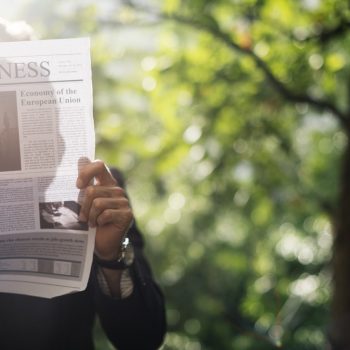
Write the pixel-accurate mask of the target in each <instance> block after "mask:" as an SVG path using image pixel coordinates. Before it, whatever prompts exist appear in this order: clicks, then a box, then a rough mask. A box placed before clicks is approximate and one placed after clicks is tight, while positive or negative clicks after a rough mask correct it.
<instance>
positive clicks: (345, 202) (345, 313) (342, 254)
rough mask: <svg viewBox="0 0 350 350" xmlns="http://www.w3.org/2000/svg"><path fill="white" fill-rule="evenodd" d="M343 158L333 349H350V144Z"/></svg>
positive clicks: (334, 267)
mask: <svg viewBox="0 0 350 350" xmlns="http://www.w3.org/2000/svg"><path fill="white" fill-rule="evenodd" d="M347 136H348V140H347V145H346V150H345V154H344V159H343V164H342V166H343V168H342V173H341V179H340V186H339V208H338V213H337V217H336V221H335V227H334V230H335V238H334V247H333V276H334V285H333V286H334V294H333V303H332V320H331V329H330V337H331V339H332V342H334V345H333V350H349V349H350V143H349V136H350V132H349V131H348V135H347Z"/></svg>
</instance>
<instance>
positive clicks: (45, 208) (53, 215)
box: [0, 38, 95, 298]
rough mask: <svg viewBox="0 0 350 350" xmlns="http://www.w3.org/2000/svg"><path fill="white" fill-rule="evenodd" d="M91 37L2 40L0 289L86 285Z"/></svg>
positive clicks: (62, 290) (60, 290)
mask: <svg viewBox="0 0 350 350" xmlns="http://www.w3.org/2000/svg"><path fill="white" fill-rule="evenodd" d="M94 152H95V137H94V127H93V118H92V84H91V62H90V43H89V40H88V39H86V38H83V39H63V40H43V41H26V42H11V43H0V292H10V293H18V294H27V295H34V296H40V297H45V298H52V297H55V296H58V295H62V294H67V293H71V292H74V291H80V290H83V289H85V288H86V284H87V281H88V277H89V274H90V268H91V262H92V255H93V249H94V241H95V231H94V230H93V229H89V228H88V226H87V225H86V223H83V222H80V221H79V219H78V215H79V210H80V206H81V199H82V197H83V193H81V191H79V190H78V189H77V187H76V185H75V182H76V179H77V174H78V169H79V167H80V166H82V165H84V164H86V162H88V161H89V159H91V160H92V159H93V158H94Z"/></svg>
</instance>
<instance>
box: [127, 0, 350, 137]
mask: <svg viewBox="0 0 350 350" xmlns="http://www.w3.org/2000/svg"><path fill="white" fill-rule="evenodd" d="M124 3H125V4H126V5H128V6H130V7H132V8H134V9H135V10H138V11H143V12H145V13H148V14H150V15H152V16H157V17H158V18H162V19H168V20H172V21H176V22H179V23H182V24H185V25H188V26H191V27H192V28H196V29H199V30H204V31H205V32H207V33H210V34H211V35H212V36H214V37H215V38H217V39H219V40H221V41H222V42H223V43H224V44H225V45H226V46H228V47H229V48H230V49H231V50H233V51H236V52H239V53H241V54H243V55H246V56H249V57H251V58H252V59H253V61H254V62H255V64H256V65H257V67H258V68H260V70H261V71H262V72H263V73H264V74H265V76H266V78H267V79H268V80H269V81H270V83H271V85H272V87H273V88H274V89H275V90H276V91H277V92H278V93H279V94H280V95H282V97H284V98H285V99H286V100H287V101H289V102H299V103H308V104H309V105H311V106H313V107H315V108H317V109H320V110H327V111H329V112H331V113H332V114H333V115H334V116H335V117H336V118H337V119H338V121H339V122H340V123H341V124H342V125H343V127H344V128H345V130H347V132H348V133H350V119H349V118H348V116H347V115H346V114H345V113H343V112H342V111H341V110H340V109H338V107H337V106H336V105H334V104H333V103H332V102H330V101H328V100H326V99H319V98H316V97H313V96H310V95H308V94H307V93H305V94H299V93H296V92H294V91H292V90H291V89H289V88H288V87H287V86H286V85H285V84H284V83H283V82H282V81H281V80H280V79H278V77H277V76H276V75H275V74H274V73H273V72H272V70H271V69H270V67H269V66H268V65H267V63H266V62H265V61H263V60H262V59H261V58H260V57H259V56H257V55H256V54H255V53H254V51H253V50H251V49H250V48H246V47H242V46H240V45H239V44H238V43H236V42H235V41H234V40H233V39H232V38H231V36H230V35H228V34H227V33H225V32H223V31H221V30H220V28H219V27H218V26H216V25H208V24H206V23H202V22H200V21H198V20H196V19H194V18H190V17H186V16H182V15H179V14H174V13H173V14H168V13H164V12H159V11H157V10H154V9H151V8H148V7H144V6H140V5H136V4H134V3H133V2H132V1H130V0H124ZM213 22H214V21H213ZM214 23H215V22H214ZM346 28H347V25H346ZM339 30H340V29H336V28H334V29H333V30H332V31H328V32H325V33H324V34H323V36H324V37H330V36H331V35H332V34H331V32H335V31H339ZM341 30H344V29H341ZM327 33H328V34H327ZM333 35H334V34H333Z"/></svg>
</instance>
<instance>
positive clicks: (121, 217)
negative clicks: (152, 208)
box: [97, 207, 134, 233]
mask: <svg viewBox="0 0 350 350" xmlns="http://www.w3.org/2000/svg"><path fill="white" fill-rule="evenodd" d="M133 217H134V216H133V214H132V210H131V209H130V208H129V207H128V208H124V209H122V210H121V209H106V210H104V211H103V212H102V213H101V214H100V215H99V216H98V218H97V225H98V226H104V225H108V224H113V225H114V226H116V227H117V228H118V229H119V230H120V231H121V232H123V233H124V232H125V231H126V230H127V229H128V228H129V226H130V223H131V222H132V220H133Z"/></svg>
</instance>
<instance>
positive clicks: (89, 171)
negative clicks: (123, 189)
mask: <svg viewBox="0 0 350 350" xmlns="http://www.w3.org/2000/svg"><path fill="white" fill-rule="evenodd" d="M93 178H95V179H96V180H97V184H98V185H104V186H115V185H117V180H116V179H115V178H114V177H113V175H112V174H111V172H110V170H109V168H108V167H107V166H106V164H105V163H104V162H102V161H101V160H95V161H93V162H91V163H89V164H86V165H85V166H83V167H82V168H81V169H80V170H79V175H78V179H77V183H76V185H77V187H78V188H85V187H86V186H88V185H89V183H90V181H91V180H92V179H93Z"/></svg>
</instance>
